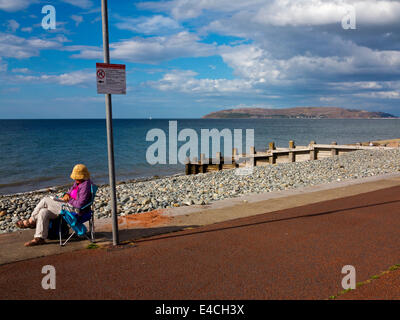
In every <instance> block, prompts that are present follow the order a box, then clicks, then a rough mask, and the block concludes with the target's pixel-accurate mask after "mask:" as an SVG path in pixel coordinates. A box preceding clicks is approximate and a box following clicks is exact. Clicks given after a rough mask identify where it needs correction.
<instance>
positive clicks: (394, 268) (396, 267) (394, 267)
mask: <svg viewBox="0 0 400 320" xmlns="http://www.w3.org/2000/svg"><path fill="white" fill-rule="evenodd" d="M398 269H400V264H395V265H394V266H391V267H390V268H389V271H395V270H398Z"/></svg>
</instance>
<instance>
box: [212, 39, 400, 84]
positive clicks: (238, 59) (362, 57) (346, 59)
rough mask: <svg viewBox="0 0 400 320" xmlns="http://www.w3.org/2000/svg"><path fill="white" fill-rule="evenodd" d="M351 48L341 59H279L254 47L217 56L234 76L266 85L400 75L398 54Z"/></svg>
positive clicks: (225, 50) (227, 50) (223, 49)
mask: <svg viewBox="0 0 400 320" xmlns="http://www.w3.org/2000/svg"><path fill="white" fill-rule="evenodd" d="M350 46H351V48H350V50H349V54H348V55H346V56H343V57H340V56H328V57H321V56H314V55H295V56H293V57H289V58H288V59H279V58H274V57H272V56H271V55H270V54H269V52H268V51H266V50H265V49H262V48H261V47H258V46H256V45H240V46H235V47H230V46H221V47H220V48H219V53H220V55H221V57H222V58H223V60H224V62H225V63H227V64H228V65H229V66H230V67H232V68H233V69H234V71H235V74H236V75H238V76H240V77H242V78H245V79H252V80H254V81H258V82H260V83H266V84H277V83H278V82H281V84H283V83H282V81H283V80H290V81H297V80H298V81H302V80H303V79H321V78H330V77H335V76H343V75H356V74H359V75H363V74H374V73H375V74H379V73H380V74H383V73H387V74H398V75H400V51H394V50H382V51H377V50H371V49H369V48H366V47H360V46H356V45H354V44H350Z"/></svg>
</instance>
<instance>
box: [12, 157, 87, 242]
mask: <svg viewBox="0 0 400 320" xmlns="http://www.w3.org/2000/svg"><path fill="white" fill-rule="evenodd" d="M71 179H73V180H75V183H74V185H73V186H72V188H71V189H70V190H69V191H68V193H66V194H65V195H64V196H63V197H62V198H53V197H44V198H43V199H42V200H41V201H40V202H39V203H38V205H37V206H36V208H35V210H34V211H33V213H32V215H31V217H30V218H29V219H28V220H21V221H18V222H17V226H18V227H20V228H31V229H33V228H35V227H36V232H35V235H34V239H33V240H31V241H29V242H27V243H25V246H26V247H31V246H37V245H41V244H44V243H46V242H45V239H47V234H48V230H49V221H50V220H51V219H56V218H58V216H59V214H60V211H61V209H62V206H63V205H64V206H65V205H67V208H68V206H69V207H74V208H81V207H83V206H84V205H85V204H87V203H89V202H90V201H91V199H92V194H91V184H92V181H91V180H90V173H89V171H88V169H87V168H86V166H85V165H83V164H77V165H76V166H75V167H74V169H73V170H72V173H71ZM88 211H90V206H88V207H87V208H85V209H83V210H80V212H79V213H78V214H79V215H83V214H85V213H86V212H88Z"/></svg>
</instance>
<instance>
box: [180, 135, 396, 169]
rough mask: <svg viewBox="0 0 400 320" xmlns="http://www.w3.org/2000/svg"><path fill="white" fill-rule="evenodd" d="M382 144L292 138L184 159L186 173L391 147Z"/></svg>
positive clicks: (311, 158) (265, 164) (301, 159)
mask: <svg viewBox="0 0 400 320" xmlns="http://www.w3.org/2000/svg"><path fill="white" fill-rule="evenodd" d="M393 148H394V147H385V146H365V145H362V144H361V143H357V144H355V145H338V144H337V143H336V142H332V143H331V144H317V143H316V142H315V141H311V142H310V144H309V145H308V146H296V145H295V142H294V141H289V147H288V148H276V147H275V143H274V142H271V143H269V146H268V149H267V150H265V151H256V150H255V148H254V147H250V153H249V154H238V153H237V149H236V148H234V149H233V150H232V158H226V157H225V158H224V157H222V156H221V153H220V152H217V153H216V155H215V158H205V155H204V154H203V153H202V154H201V155H200V159H197V158H193V159H192V160H190V159H188V158H187V159H186V164H185V174H186V175H189V174H197V173H206V172H212V171H220V170H223V169H232V168H239V167H252V166H267V165H273V164H276V163H288V162H301V161H308V160H319V159H324V158H329V157H332V156H340V155H342V154H344V153H347V152H352V151H357V150H376V149H393Z"/></svg>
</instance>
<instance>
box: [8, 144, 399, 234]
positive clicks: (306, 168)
mask: <svg viewBox="0 0 400 320" xmlns="http://www.w3.org/2000/svg"><path fill="white" fill-rule="evenodd" d="M238 170H240V169H229V170H223V171H218V172H210V173H204V174H197V175H189V176H185V175H178V176H171V177H165V178H158V179H153V180H149V181H140V182H127V183H121V184H118V185H117V197H118V213H119V214H120V215H127V214H136V213H141V212H148V211H152V210H154V209H161V208H172V207H180V206H190V205H207V204H210V203H211V202H213V201H218V200H222V199H227V198H234V197H239V196H242V195H245V194H250V193H265V192H272V191H278V190H286V189H297V188H302V187H306V186H312V185H320V184H327V183H331V182H337V181H344V180H348V179H359V178H364V177H370V176H376V175H382V174H388V173H399V172H400V149H390V150H388V149H386V150H382V149H377V150H362V151H355V152H350V153H347V154H344V155H341V156H334V157H332V158H325V159H321V160H314V161H304V162H294V163H280V164H275V165H267V166H260V167H254V168H253V171H252V173H251V174H248V175H243V174H240V172H239V171H238ZM94 182H95V181H94ZM67 189H68V188H67V187H64V188H51V189H49V190H48V191H46V192H44V191H32V192H26V193H19V194H15V195H4V196H0V233H5V232H14V231H17V230H19V229H18V228H17V227H16V226H15V222H16V221H18V220H20V219H27V218H29V217H30V215H31V213H32V211H33V209H34V208H35V206H36V205H37V203H38V202H39V201H40V199H41V198H42V197H44V196H46V195H55V194H59V193H60V192H65V191H67ZM108 202H109V187H108V186H106V185H104V186H100V188H99V190H98V192H97V196H96V200H95V203H94V206H93V209H94V212H95V216H96V218H97V219H102V218H106V217H110V216H111V208H110V206H109V204H108Z"/></svg>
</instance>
